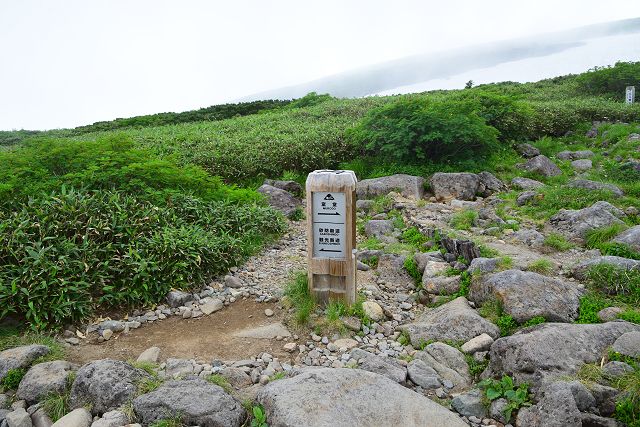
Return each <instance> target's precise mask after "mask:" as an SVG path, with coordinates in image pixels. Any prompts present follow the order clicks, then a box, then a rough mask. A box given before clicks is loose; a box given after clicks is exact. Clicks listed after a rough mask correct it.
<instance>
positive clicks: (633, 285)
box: [587, 264, 640, 307]
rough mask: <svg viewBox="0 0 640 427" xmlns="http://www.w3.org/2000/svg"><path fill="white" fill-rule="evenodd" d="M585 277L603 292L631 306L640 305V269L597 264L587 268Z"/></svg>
mask: <svg viewBox="0 0 640 427" xmlns="http://www.w3.org/2000/svg"><path fill="white" fill-rule="evenodd" d="M587 278H588V280H589V282H590V284H592V286H594V287H597V289H598V290H599V291H600V292H602V293H603V294H605V295H612V296H615V297H616V298H617V299H618V300H620V301H622V302H624V303H628V304H630V305H631V306H633V307H638V306H639V305H640V271H637V270H625V269H623V268H619V267H616V266H615V265H611V264H597V265H594V266H592V267H590V268H589V271H588V272H587Z"/></svg>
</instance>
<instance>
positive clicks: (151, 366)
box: [129, 361, 158, 377]
mask: <svg viewBox="0 0 640 427" xmlns="http://www.w3.org/2000/svg"><path fill="white" fill-rule="evenodd" d="M129 364H130V365H131V366H133V367H134V368H138V369H142V370H143V371H145V372H146V373H147V374H149V375H151V376H154V377H157V376H158V364H157V363H153V362H138V361H131V362H129Z"/></svg>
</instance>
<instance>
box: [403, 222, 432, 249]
mask: <svg viewBox="0 0 640 427" xmlns="http://www.w3.org/2000/svg"><path fill="white" fill-rule="evenodd" d="M402 241H403V242H405V243H408V244H410V245H411V246H413V247H414V248H416V250H419V251H422V250H424V246H423V245H424V244H425V243H427V242H428V241H429V238H428V237H427V236H425V235H424V234H422V233H421V232H420V230H418V228H417V227H409V228H407V229H406V230H404V231H403V232H402Z"/></svg>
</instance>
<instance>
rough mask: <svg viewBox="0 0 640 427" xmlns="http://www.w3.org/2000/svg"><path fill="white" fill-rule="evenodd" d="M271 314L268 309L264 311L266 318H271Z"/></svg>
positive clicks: (271, 311)
mask: <svg viewBox="0 0 640 427" xmlns="http://www.w3.org/2000/svg"><path fill="white" fill-rule="evenodd" d="M273 314H274V313H273V310H271V309H270V308H267V309H266V310H265V311H264V315H265V316H267V317H271V316H273Z"/></svg>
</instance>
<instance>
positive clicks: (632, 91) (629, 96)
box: [625, 86, 636, 104]
mask: <svg viewBox="0 0 640 427" xmlns="http://www.w3.org/2000/svg"><path fill="white" fill-rule="evenodd" d="M625 95H626V96H625V101H626V103H627V104H633V103H634V102H635V97H636V87H635V86H627V91H626V94H625Z"/></svg>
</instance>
